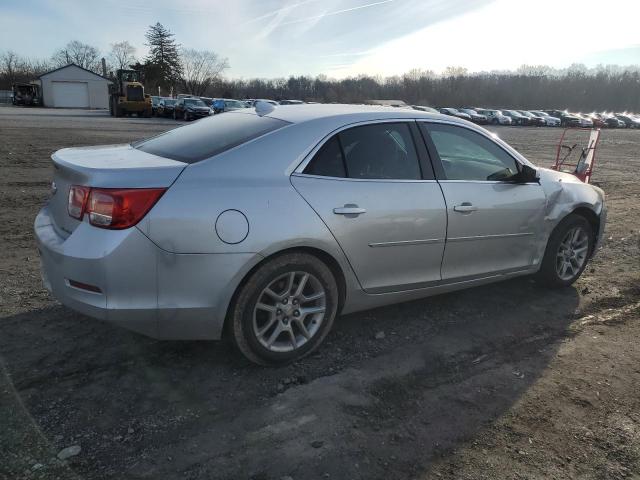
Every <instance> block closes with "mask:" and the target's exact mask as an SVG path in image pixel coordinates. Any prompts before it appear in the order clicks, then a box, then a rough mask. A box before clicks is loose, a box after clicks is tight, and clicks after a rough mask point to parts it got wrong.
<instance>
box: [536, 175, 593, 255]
mask: <svg viewBox="0 0 640 480" xmlns="http://www.w3.org/2000/svg"><path fill="white" fill-rule="evenodd" d="M539 172H540V185H541V186H542V188H543V190H544V192H545V196H546V204H545V216H544V231H545V236H546V238H547V240H548V238H549V236H550V235H551V232H552V231H553V229H554V228H556V226H557V225H558V224H559V223H560V222H561V221H562V219H564V218H565V217H566V216H567V215H569V214H571V213H572V212H574V211H575V210H577V209H579V208H586V209H588V210H590V211H591V212H593V213H594V214H595V215H596V216H597V217H598V218H599V228H598V231H597V232H596V235H597V238H596V248H597V247H599V246H600V245H601V243H602V237H603V233H604V226H605V223H606V206H605V201H604V199H605V195H604V192H603V191H602V189H600V188H598V187H596V186H594V185H589V184H587V183H583V182H581V181H580V180H579V179H578V178H576V177H574V176H573V175H570V174H568V173H563V172H557V171H555V170H550V169H546V168H540V169H539ZM544 247H545V248H546V242H545V245H544ZM594 251H595V249H594Z"/></svg>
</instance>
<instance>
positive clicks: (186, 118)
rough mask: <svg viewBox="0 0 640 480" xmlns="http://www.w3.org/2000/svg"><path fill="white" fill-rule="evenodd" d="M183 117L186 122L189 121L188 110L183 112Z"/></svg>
mask: <svg viewBox="0 0 640 480" xmlns="http://www.w3.org/2000/svg"><path fill="white" fill-rule="evenodd" d="M182 119H183V120H184V121H185V122H188V121H189V114H188V113H187V111H186V110H185V112H184V113H183V114H182Z"/></svg>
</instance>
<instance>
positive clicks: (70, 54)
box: [51, 40, 100, 73]
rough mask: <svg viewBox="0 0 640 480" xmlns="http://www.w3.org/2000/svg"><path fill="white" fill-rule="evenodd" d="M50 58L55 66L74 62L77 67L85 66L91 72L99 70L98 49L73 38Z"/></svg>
mask: <svg viewBox="0 0 640 480" xmlns="http://www.w3.org/2000/svg"><path fill="white" fill-rule="evenodd" d="M51 60H52V62H53V63H54V65H55V66H57V67H64V66H65V65H69V64H70V63H75V64H76V65H78V66H79V67H82V68H86V69H87V70H91V71H92V72H96V73H99V72H100V51H99V50H98V49H97V48H95V47H92V46H91V45H87V44H86V43H82V42H79V41H78V40H73V41H71V42H69V43H67V44H66V45H65V46H64V47H63V48H61V49H59V50H57V51H56V52H55V53H54V54H53V56H52V57H51Z"/></svg>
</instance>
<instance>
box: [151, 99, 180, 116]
mask: <svg viewBox="0 0 640 480" xmlns="http://www.w3.org/2000/svg"><path fill="white" fill-rule="evenodd" d="M176 102H177V100H176V99H175V98H169V97H166V98H165V97H163V98H160V101H159V102H158V107H157V109H156V116H157V117H173V107H174V106H175V104H176Z"/></svg>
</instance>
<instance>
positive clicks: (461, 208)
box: [453, 202, 478, 213]
mask: <svg viewBox="0 0 640 480" xmlns="http://www.w3.org/2000/svg"><path fill="white" fill-rule="evenodd" d="M476 210H478V207H474V206H473V205H471V204H470V203H469V202H464V203H463V204H462V205H456V206H455V207H453V211H454V212H460V213H471V212H475V211H476Z"/></svg>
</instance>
